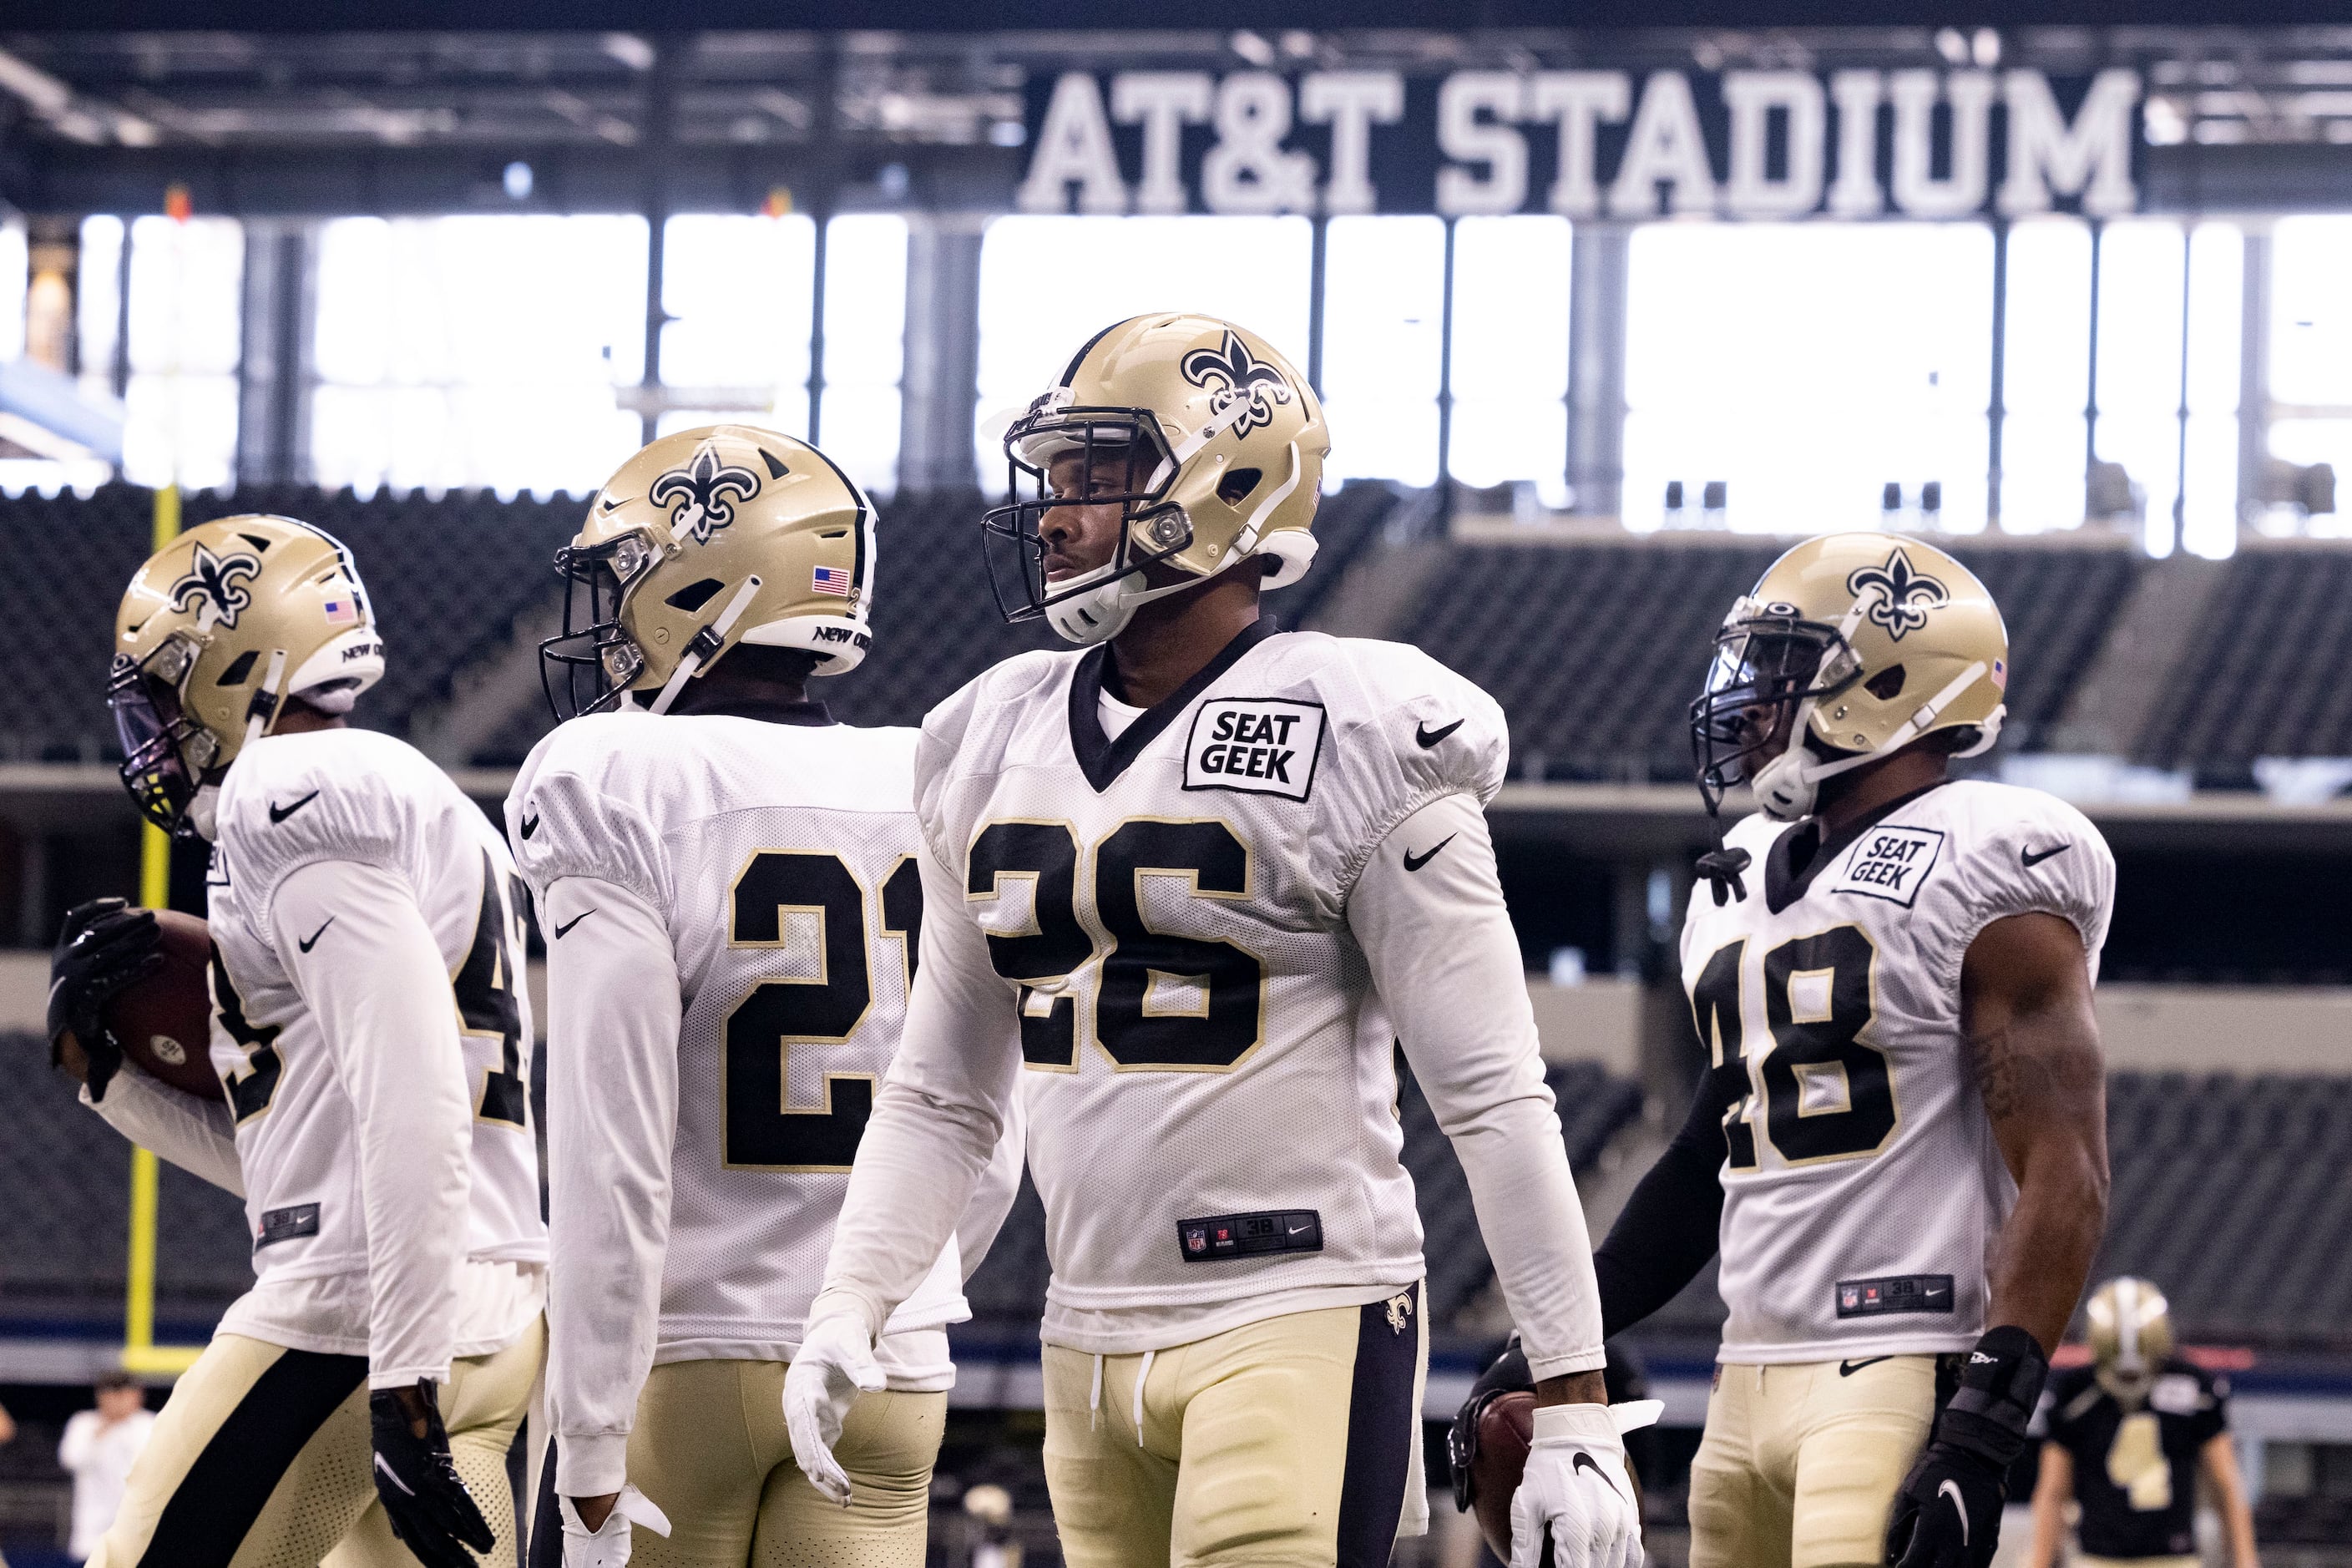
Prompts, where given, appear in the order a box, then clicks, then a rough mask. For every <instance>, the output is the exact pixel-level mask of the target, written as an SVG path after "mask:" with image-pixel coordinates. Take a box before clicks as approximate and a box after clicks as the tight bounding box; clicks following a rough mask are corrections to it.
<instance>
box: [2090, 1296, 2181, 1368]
mask: <svg viewBox="0 0 2352 1568" xmlns="http://www.w3.org/2000/svg"><path fill="white" fill-rule="evenodd" d="M2085 1316H2087V1317H2088V1318H2089V1319H2090V1326H2091V1355H2092V1357H2093V1359H2094V1360H2095V1362H2096V1363H2097V1366H2098V1376H2099V1380H2100V1381H2101V1382H2102V1383H2104V1384H2107V1385H2108V1388H2109V1390H2110V1392H2115V1393H2117V1394H2118V1395H2119V1396H2127V1395H2130V1394H2138V1395H2141V1396H2144V1395H2145V1394H2146V1393H2147V1386H2148V1384H2150V1383H2152V1382H2153V1381H2154V1380H2155V1377H2156V1374H2157V1373H2158V1371H2159V1370H2160V1369H2161V1368H2162V1367H2163V1365H2164V1363H2165V1360H2166V1358H2167V1357H2168V1356H2170V1355H2171V1354H2172V1352H2173V1338H2172V1310H2171V1308H2170V1306H2169V1305H2168V1303H2167V1302H2166V1300H2165V1299H2164V1292H2163V1291H2161V1290H2159V1289H2157V1288H2156V1287H2155V1286H2154V1285H2152V1284H2150V1283H2148V1282H2147V1280H2145V1279H2134V1278H2133V1277H2132V1276H2130V1275H2128V1274H2126V1275H2121V1276H2118V1277H2117V1278H2116V1279H2110V1280H2108V1281H2107V1282H2106V1283H2105V1284H2104V1285H2102V1286H2100V1287H2099V1288H2098V1289H2096V1290H2094V1291H2092V1292H2091V1300H2090V1304H2089V1307H2088V1308H2087V1310H2086V1312H2085Z"/></svg>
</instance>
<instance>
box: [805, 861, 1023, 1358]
mask: <svg viewBox="0 0 2352 1568" xmlns="http://www.w3.org/2000/svg"><path fill="white" fill-rule="evenodd" d="M921 864H922V868H923V942H922V952H923V963H922V967H921V968H920V969H919V970H918V971H917V972H916V974H915V992H914V995H913V996H912V997H910V998H909V999H908V1005H907V1027H906V1032H905V1034H904V1035H903V1036H902V1037H900V1039H899V1042H898V1054H897V1055H896V1056H894V1057H893V1058H891V1060H890V1070H889V1071H888V1072H887V1073H886V1074H885V1075H884V1076H883V1079H882V1089H881V1092H880V1093H878V1094H877V1095H876V1096H875V1100H874V1114H873V1116H872V1118H871V1119H869V1120H868V1121H867V1122H866V1134H865V1136H864V1137H863V1138H861V1139H860V1140H859V1141H858V1144H857V1160H856V1164H855V1165H854V1166H853V1167H852V1168H851V1170H850V1173H849V1190H848V1192H847V1194H845V1196H844V1198H843V1200H842V1205H841V1217H840V1218H839V1219H838V1220H836V1221H835V1224H834V1229H833V1252H832V1255H831V1256H830V1257H829V1258H827V1259H826V1261H825V1268H824V1290H823V1292H821V1293H820V1294H819V1296H818V1298H817V1300H815V1302H814V1303H813V1304H812V1305H811V1306H810V1308H809V1321H810V1322H811V1323H814V1322H815V1321H817V1320H818V1319H819V1318H821V1317H824V1316H827V1315H830V1314H833V1313H837V1312H841V1311H850V1312H854V1313H855V1314H856V1316H857V1317H858V1318H859V1319H860V1320H861V1321H863V1322H864V1323H865V1325H866V1332H867V1333H868V1334H869V1335H871V1336H875V1337H878V1336H879V1335H880V1334H881V1332H882V1325H883V1324H884V1323H885V1322H886V1321H887V1320H888V1319H889V1316H890V1313H891V1312H892V1310H895V1309H896V1308H897V1307H898V1303H899V1302H901V1301H904V1300H906V1299H907V1298H908V1296H910V1295H912V1294H914V1291H915V1287H916V1286H918V1285H919V1284H921V1283H922V1281H923V1278H924V1276H926V1275H928V1274H929V1272H930V1271H931V1269H932V1268H933V1267H935V1266H936V1265H937V1264H938V1262H939V1260H940V1251H941V1249H943V1248H944V1247H946V1246H947V1244H948V1240H949V1238H950V1237H953V1236H954V1235H955V1234H956V1230H957V1226H958V1222H959V1221H960V1220H961V1218H962V1217H963V1215H965V1213H966V1211H967V1210H968V1209H970V1208H971V1205H972V1194H974V1192H975V1191H976V1190H977V1189H978V1188H979V1186H980V1183H981V1179H982V1175H983V1174H984V1173H986V1172H987V1171H988V1169H989V1167H990V1164H991V1162H992V1161H993V1160H994V1159H996V1157H997V1155H998V1152H999V1150H1000V1148H1001V1147H1002V1145H1003V1142H1004V1140H1005V1132H1006V1130H1007V1128H1008V1127H1010V1126H1012V1125H1013V1121H1014V1119H1015V1117H1016V1115H1017V1112H1016V1111H1015V1110H1014V1108H1013V1085H1014V1080H1015V1079H1016V1077H1017V1075H1018V1074H1019V1072H1020V1070H1021V1043H1020V1019H1019V1017H1018V1016H1017V1015H1016V1014H1015V1013H1014V1012H1013V990H1012V988H1011V987H1010V986H1009V985H1007V984H1005V982H1004V981H1003V980H1002V979H1000V978H998V976H997V973H996V971H995V969H994V968H992V966H991V965H990V963H989V961H988V942H987V938H986V937H985V936H983V935H982V932H981V930H980V927H979V925H978V924H977V923H976V922H974V921H973V920H972V919H971V914H970V913H969V912H968V910H967V906H966V904H965V902H964V890H963V888H962V886H961V883H960V882H959V881H958V880H957V879H956V878H955V876H954V874H953V873H951V872H950V871H949V870H948V869H947V868H946V867H944V866H942V865H941V864H940V861H939V858H938V857H937V856H936V855H935V854H933V853H932V852H931V851H930V849H929V847H928V846H927V847H925V849H924V851H923V854H922V857H921ZM1008 1201H1009V1200H1008ZM991 1228H993V1227H991Z"/></svg>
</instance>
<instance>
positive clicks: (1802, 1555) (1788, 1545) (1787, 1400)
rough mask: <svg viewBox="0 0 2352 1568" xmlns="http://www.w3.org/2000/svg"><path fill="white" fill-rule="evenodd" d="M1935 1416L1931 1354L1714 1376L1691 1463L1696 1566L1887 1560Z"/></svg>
mask: <svg viewBox="0 0 2352 1568" xmlns="http://www.w3.org/2000/svg"><path fill="white" fill-rule="evenodd" d="M1935 1414H1936V1358H1935V1357H1934V1356H1928V1355H1896V1356H1865V1357H1859V1358H1856V1359H1853V1360H1848V1361H1825V1362H1810V1363H1803V1364H1801V1365H1795V1366H1752V1365H1731V1364H1726V1365H1722V1366H1718V1367H1717V1369H1716V1379H1715V1391H1714V1393H1713V1394H1710V1395H1708V1397H1707V1402H1706V1436H1704V1437H1703V1438H1701V1439H1700V1441H1699V1447H1698V1453H1697V1454H1696V1456H1695V1457H1693V1458H1692V1460H1691V1479H1690V1521H1691V1552H1690V1561H1691V1568H1831V1565H1832V1564H1850V1563H1862V1564H1875V1563H1883V1562H1885V1555H1886V1520H1887V1516H1888V1515H1889V1514H1890V1513H1892V1512H1893V1511H1894V1508H1895V1488H1897V1487H1899V1486H1901V1485H1902V1484H1903V1478H1904V1476H1905V1475H1906V1474H1908V1473H1909V1471H1910V1468H1911V1462H1912V1461H1913V1460H1914V1459H1916V1458H1918V1456H1919V1450H1920V1449H1921V1447H1925V1446H1926V1444H1927V1428H1928V1427H1929V1426H1930V1425H1932V1424H1933V1422H1934V1419H1935Z"/></svg>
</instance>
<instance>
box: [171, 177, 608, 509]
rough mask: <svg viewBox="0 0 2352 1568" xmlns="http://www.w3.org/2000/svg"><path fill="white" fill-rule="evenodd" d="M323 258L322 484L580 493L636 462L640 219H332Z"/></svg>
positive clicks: (319, 332)
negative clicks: (632, 401)
mask: <svg viewBox="0 0 2352 1568" xmlns="http://www.w3.org/2000/svg"><path fill="white" fill-rule="evenodd" d="M141 221H142V224H143V223H144V222H145V221H147V220H144V219H142V220H141ZM319 246H320V249H319V282H318V301H319V302H318V312H317V317H316V321H315V325H314V328H313V336H312V358H313V363H314V365H315V367H316V371H317V374H318V377H319V384H318V385H317V387H316V388H315V389H314V390H313V392H312V394H311V419H310V465H311V471H312V475H313V477H314V478H315V479H317V481H318V482H319V483H320V484H322V485H329V486H333V485H351V486H353V487H355V488H357V489H361V490H373V489H376V488H377V487H379V486H382V485H391V486H394V487H396V488H400V489H413V488H420V487H421V488H425V489H457V488H460V487H465V486H487V487H488V488H490V489H496V490H499V491H503V492H507V493H512V492H514V491H518V490H523V489H530V490H534V491H537V492H539V493H541V494H549V493H552V492H553V491H556V490H560V489H561V490H570V491H572V492H573V493H575V494H584V493H586V492H587V491H589V490H591V489H594V488H595V487H596V486H597V485H599V484H601V483H603V482H604V477H605V476H606V475H607V474H609V473H611V472H612V471H613V469H614V468H615V467H617V466H618V465H619V464H620V462H621V461H622V459H623V458H626V457H627V456H628V455H629V453H630V452H632V451H634V450H635V448H636V447H637V445H638V439H639V437H640V434H641V431H642V426H641V424H640V422H639V419H638V416H636V415H635V414H633V413H630V412H628V411H626V410H625V409H623V408H621V407H620V406H619V405H618V404H617V402H616V400H615V398H614V388H616V387H621V386H634V385H635V384H637V383H638V381H639V380H640V379H641V378H642V372H643V365H644V358H645V310H646V224H645V220H644V219H643V218H640V217H618V216H615V217H557V216H527V217H440V218H394V219H390V220H387V219H383V218H339V219H337V220H335V221H333V222H331V223H329V224H326V225H324V226H322V228H321V230H320V241H319ZM134 303H135V300H134ZM136 342H137V338H136V331H135V329H134V332H133V347H134V349H135V347H136Z"/></svg>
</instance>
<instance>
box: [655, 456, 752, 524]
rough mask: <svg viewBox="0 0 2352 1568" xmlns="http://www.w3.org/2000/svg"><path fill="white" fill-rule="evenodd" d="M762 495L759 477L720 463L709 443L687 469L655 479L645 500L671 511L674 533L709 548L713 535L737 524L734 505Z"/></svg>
mask: <svg viewBox="0 0 2352 1568" xmlns="http://www.w3.org/2000/svg"><path fill="white" fill-rule="evenodd" d="M759 493H760V476H759V475H757V474H755V473H753V472H752V471H751V469H749V468H737V467H736V466H735V465H734V464H732V463H724V462H721V461H719V449H718V448H717V447H714V446H712V445H711V444H710V443H709V442H707V441H706V442H704V443H703V444H702V446H700V447H698V448H697V449H696V451H695V454H694V458H693V460H692V461H691V462H689V463H688V464H687V466H686V467H684V468H672V469H671V470H670V471H669V472H667V473H666V474H664V475H663V476H662V477H661V478H659V479H656V480H655V481H654V483H653V488H652V489H649V490H647V491H646V500H650V501H652V502H653V503H654V505H656V506H667V507H670V508H671V510H670V514H669V524H670V528H671V529H672V531H675V532H677V533H680V534H688V533H690V534H692V535H693V536H694V542H696V543H697V544H708V543H709V542H710V536H711V534H712V533H713V532H714V531H717V530H719V529H722V528H725V527H726V526H727V525H728V524H730V523H731V522H733V521H735V502H737V501H745V500H751V498H752V497H753V496H756V495H758V494H759ZM673 502H675V503H676V504H675V505H672V503H673Z"/></svg>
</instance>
